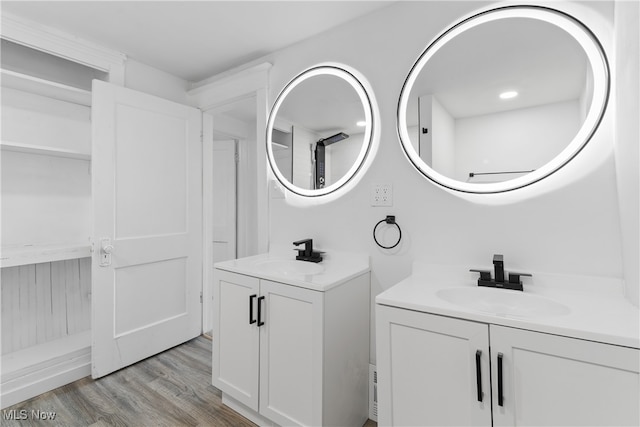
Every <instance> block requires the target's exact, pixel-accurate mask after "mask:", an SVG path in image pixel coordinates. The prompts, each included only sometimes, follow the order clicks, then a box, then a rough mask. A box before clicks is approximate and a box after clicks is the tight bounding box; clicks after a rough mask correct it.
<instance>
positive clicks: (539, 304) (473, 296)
mask: <svg viewBox="0 0 640 427" xmlns="http://www.w3.org/2000/svg"><path fill="white" fill-rule="evenodd" d="M436 295H437V296H438V297H439V298H440V299H442V300H444V301H447V302H449V303H451V304H455V305H459V306H461V307H465V308H468V309H471V310H477V311H482V312H484V313H491V314H495V315H498V316H512V317H527V318H531V317H546V316H561V315H566V314H569V312H570V310H569V307H567V306H565V305H563V304H560V303H558V302H556V301H553V300H551V299H549V298H545V297H542V296H539V295H532V294H527V293H525V292H521V291H512V290H507V289H494V288H483V287H464V288H448V289H440V290H439V291H438V292H437V293H436Z"/></svg>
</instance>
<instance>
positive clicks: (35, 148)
mask: <svg viewBox="0 0 640 427" xmlns="http://www.w3.org/2000/svg"><path fill="white" fill-rule="evenodd" d="M0 148H1V149H2V151H17V152H20V153H29V154H42V155H46V156H54V157H67V158H70V159H80V160H91V153H89V152H86V151H78V150H69V149H66V148H57V147H51V146H46V145H36V144H25V143H23V142H14V141H2V142H0Z"/></svg>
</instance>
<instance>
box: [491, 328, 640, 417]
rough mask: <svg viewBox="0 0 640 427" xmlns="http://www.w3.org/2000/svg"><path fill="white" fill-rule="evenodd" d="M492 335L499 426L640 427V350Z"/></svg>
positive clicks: (514, 332)
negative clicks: (639, 363)
mask: <svg viewBox="0 0 640 427" xmlns="http://www.w3.org/2000/svg"><path fill="white" fill-rule="evenodd" d="M490 330H491V358H492V369H491V377H492V384H493V423H494V425H496V426H568V425H572V426H587V425H589V426H637V425H640V415H639V411H640V408H639V405H638V402H640V381H639V380H640V374H639V372H638V371H639V368H638V360H639V359H638V357H639V351H638V350H637V349H633V348H627V347H619V346H615V345H607V344H602V343H597V342H592V341H584V340H578V339H572V338H566V337H560V336H556V335H548V334H543V333H539V332H531V331H524V330H521V329H514V328H506V327H502V326H494V325H491V329H490ZM500 365H502V366H500ZM500 373H501V374H502V375H500ZM499 376H501V378H499ZM500 395H502V399H500Z"/></svg>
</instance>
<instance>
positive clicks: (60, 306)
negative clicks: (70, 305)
mask: <svg viewBox="0 0 640 427" xmlns="http://www.w3.org/2000/svg"><path fill="white" fill-rule="evenodd" d="M65 292H66V273H65V270H64V261H58V262H52V263H51V322H52V323H53V338H54V339H55V338H58V337H63V336H65V335H67V298H66V295H65Z"/></svg>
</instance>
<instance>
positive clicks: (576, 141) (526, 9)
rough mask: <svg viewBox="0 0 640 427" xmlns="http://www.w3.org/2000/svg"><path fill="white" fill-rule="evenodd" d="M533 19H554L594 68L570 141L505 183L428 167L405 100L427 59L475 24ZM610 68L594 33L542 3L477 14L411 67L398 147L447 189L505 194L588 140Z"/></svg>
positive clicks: (547, 171)
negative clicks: (580, 119) (590, 95)
mask: <svg viewBox="0 0 640 427" xmlns="http://www.w3.org/2000/svg"><path fill="white" fill-rule="evenodd" d="M511 17H517V18H533V19H539V20H542V21H544V22H547V23H551V24H555V25H556V26H558V27H559V28H561V29H563V30H565V31H566V32H567V33H569V34H570V35H571V36H572V37H573V38H574V39H575V40H576V41H577V42H578V44H579V45H580V46H581V47H582V49H584V52H585V54H586V56H587V60H588V62H589V65H590V66H591V69H592V71H593V98H592V101H591V105H590V106H589V111H588V113H587V116H586V118H585V120H584V122H583V124H582V126H581V128H580V130H579V131H578V133H577V134H576V135H575V136H574V137H573V139H572V140H571V142H570V143H569V144H568V145H567V147H565V148H564V149H563V150H562V152H560V154H558V155H557V156H556V157H554V158H553V159H551V160H550V161H549V162H547V163H546V164H544V165H543V166H541V167H540V168H538V169H536V170H535V171H533V172H531V173H529V174H527V175H524V176H521V177H518V178H515V179H512V180H508V181H503V182H496V183H469V182H462V181H458V180H455V179H452V178H449V177H447V176H445V175H442V174H441V173H439V172H437V171H436V170H434V169H433V168H431V167H430V166H428V165H427V164H426V163H425V162H424V161H423V160H422V159H421V158H420V155H419V154H418V152H417V151H416V150H415V148H414V147H413V144H412V143H411V139H410V137H409V132H408V128H407V109H408V100H409V95H410V93H411V90H412V88H413V84H414V83H415V81H416V79H417V77H418V75H419V74H420V72H421V71H422V69H423V68H424V67H425V66H427V63H428V61H429V59H430V58H431V57H432V56H433V55H434V54H435V53H436V52H437V51H438V49H440V48H441V47H442V46H444V45H445V44H446V43H447V42H448V41H449V40H451V39H452V38H454V37H456V36H457V35H459V34H461V33H462V32H464V31H466V30H468V29H471V28H473V27H475V26H478V25H481V24H484V23H487V22H491V21H494V20H498V19H505V18H511ZM609 76H610V71H609V63H608V60H607V56H606V54H605V51H604V48H603V47H602V44H601V43H600V41H599V40H598V38H597V37H596V35H595V34H594V33H593V32H592V31H591V30H590V29H589V28H588V27H587V26H586V25H585V24H583V23H582V22H581V21H579V20H577V19H576V18H574V17H573V16H571V15H569V14H567V13H565V12H562V11H559V10H556V9H552V8H549V7H544V6H530V5H510V6H503V7H498V8H492V9H489V10H486V11H483V12H480V13H476V14H474V15H472V16H470V17H468V18H466V19H463V20H462V21H460V22H458V23H456V24H454V25H453V26H451V27H449V28H448V29H446V30H445V31H444V32H442V33H440V34H439V35H438V36H436V38H435V39H433V40H432V41H431V42H430V43H429V45H428V46H427V48H426V49H425V50H424V51H423V52H422V54H421V55H420V56H419V58H418V60H417V61H416V62H415V63H414V65H413V67H411V70H410V72H409V75H408V76H407V78H406V80H405V82H404V84H403V86H402V91H401V93H400V98H399V100H398V111H397V130H398V136H399V138H400V144H401V146H402V149H403V151H404V153H405V155H406V156H407V158H408V159H409V161H410V162H411V163H412V164H413V166H414V167H415V168H416V169H417V170H418V171H419V172H420V173H422V174H423V175H424V176H425V177H427V178H428V179H429V180H431V181H433V182H435V183H436V184H438V185H441V186H443V187H445V188H447V189H451V190H455V191H461V192H464V193H474V194H492V193H503V192H507V191H512V190H516V189H519V188H522V187H525V186H528V185H531V184H533V183H535V182H538V181H540V180H542V179H544V178H546V177H547V176H549V175H551V174H552V173H554V172H556V171H558V170H559V169H560V168H562V167H563V166H564V165H566V164H567V163H568V162H569V161H571V160H572V159H573V158H574V157H575V156H576V155H577V154H578V153H579V152H580V151H581V150H582V149H583V148H584V147H585V145H586V144H587V143H588V142H589V141H590V140H591V137H592V136H593V134H594V133H595V131H596V129H597V128H598V126H599V125H600V122H601V121H602V118H603V116H604V113H605V111H606V108H607V104H608V100H609V92H610V86H611V82H610V78H609Z"/></svg>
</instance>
